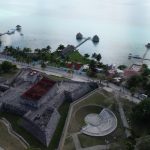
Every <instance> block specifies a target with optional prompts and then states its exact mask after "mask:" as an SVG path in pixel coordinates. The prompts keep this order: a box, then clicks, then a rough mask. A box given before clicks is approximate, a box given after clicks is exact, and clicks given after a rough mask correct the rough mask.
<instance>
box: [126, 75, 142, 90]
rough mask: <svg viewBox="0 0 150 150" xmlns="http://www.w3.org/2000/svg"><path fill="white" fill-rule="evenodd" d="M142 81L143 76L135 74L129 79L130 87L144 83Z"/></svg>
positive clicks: (128, 84)
mask: <svg viewBox="0 0 150 150" xmlns="http://www.w3.org/2000/svg"><path fill="white" fill-rule="evenodd" d="M142 82H143V77H142V76H140V75H135V76H132V77H131V78H129V79H128V80H127V86H128V88H129V89H131V88H136V87H140V86H141V85H142Z"/></svg>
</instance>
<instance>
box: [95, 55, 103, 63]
mask: <svg viewBox="0 0 150 150" xmlns="http://www.w3.org/2000/svg"><path fill="white" fill-rule="evenodd" d="M101 59H102V56H101V54H97V55H96V60H97V61H98V62H99V61H100V60H101Z"/></svg>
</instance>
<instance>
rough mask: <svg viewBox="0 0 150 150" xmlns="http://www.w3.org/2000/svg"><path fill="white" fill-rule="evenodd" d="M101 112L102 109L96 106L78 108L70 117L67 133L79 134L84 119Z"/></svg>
mask: <svg viewBox="0 0 150 150" xmlns="http://www.w3.org/2000/svg"><path fill="white" fill-rule="evenodd" d="M101 110H102V107H100V106H96V105H89V106H84V107H82V108H79V109H78V110H77V111H76V112H75V113H74V115H73V116H72V119H71V124H70V126H69V129H68V132H69V133H75V132H79V131H80V130H81V128H82V127H83V126H84V125H85V122H84V118H85V117H86V116H87V115H88V114H91V113H96V114H99V113H100V111H101Z"/></svg>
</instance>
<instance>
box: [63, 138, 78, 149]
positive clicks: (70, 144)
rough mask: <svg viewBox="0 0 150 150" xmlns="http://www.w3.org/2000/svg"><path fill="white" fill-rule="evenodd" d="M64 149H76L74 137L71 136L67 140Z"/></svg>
mask: <svg viewBox="0 0 150 150" xmlns="http://www.w3.org/2000/svg"><path fill="white" fill-rule="evenodd" d="M63 150H76V148H75V145H74V143H73V139H72V138H71V137H69V138H67V139H66V140H65V144H64V147H63Z"/></svg>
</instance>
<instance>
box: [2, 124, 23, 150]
mask: <svg viewBox="0 0 150 150" xmlns="http://www.w3.org/2000/svg"><path fill="white" fill-rule="evenodd" d="M0 146H1V147H2V148H4V149H5V150H25V148H24V146H23V145H22V144H21V143H20V141H19V140H18V139H16V138H15V137H14V136H12V135H10V134H9V133H8V129H7V127H6V126H5V125H4V124H3V123H2V122H0Z"/></svg>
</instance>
